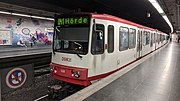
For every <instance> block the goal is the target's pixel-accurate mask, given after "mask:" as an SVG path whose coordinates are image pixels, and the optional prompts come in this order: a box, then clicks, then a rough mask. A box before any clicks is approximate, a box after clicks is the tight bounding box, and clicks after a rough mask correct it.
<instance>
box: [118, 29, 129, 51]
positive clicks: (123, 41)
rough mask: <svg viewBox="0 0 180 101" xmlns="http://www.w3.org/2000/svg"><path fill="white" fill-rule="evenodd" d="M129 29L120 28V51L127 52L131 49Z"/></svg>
mask: <svg viewBox="0 0 180 101" xmlns="http://www.w3.org/2000/svg"><path fill="white" fill-rule="evenodd" d="M128 36H129V29H128V28H126V27H120V31H119V50H120V51H123V50H127V49H128V47H129V41H128V40H129V39H128Z"/></svg>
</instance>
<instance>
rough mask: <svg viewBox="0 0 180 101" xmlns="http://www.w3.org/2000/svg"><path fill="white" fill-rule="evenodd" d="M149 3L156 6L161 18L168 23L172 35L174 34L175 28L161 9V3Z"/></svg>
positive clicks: (154, 1) (152, 1)
mask: <svg viewBox="0 0 180 101" xmlns="http://www.w3.org/2000/svg"><path fill="white" fill-rule="evenodd" d="M149 2H150V3H151V4H152V5H153V6H154V8H156V10H157V11H158V12H159V14H161V16H162V17H163V18H164V20H165V21H166V23H167V24H168V25H169V27H170V28H171V33H172V32H173V26H172V24H171V22H170V21H169V19H168V17H167V16H166V14H165V13H164V11H163V9H162V8H161V6H160V5H159V3H158V2H157V0H149Z"/></svg>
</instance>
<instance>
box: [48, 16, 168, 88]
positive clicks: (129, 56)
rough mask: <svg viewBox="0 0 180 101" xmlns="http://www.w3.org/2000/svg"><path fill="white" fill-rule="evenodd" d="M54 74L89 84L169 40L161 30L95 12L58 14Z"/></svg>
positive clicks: (53, 75)
mask: <svg viewBox="0 0 180 101" xmlns="http://www.w3.org/2000/svg"><path fill="white" fill-rule="evenodd" d="M54 32H55V33H54V38H53V39H54V40H53V41H54V42H53V53H52V62H51V70H52V72H51V76H52V77H53V78H56V79H58V80H62V81H65V82H69V83H73V84H78V85H83V86H88V85H90V84H91V81H93V80H97V79H100V78H103V77H106V76H108V75H110V74H112V73H114V72H116V71H118V70H120V69H122V68H124V67H125V66H126V65H128V64H130V63H132V62H134V61H136V60H137V59H139V58H140V57H142V56H145V55H147V54H148V53H150V52H152V51H155V50H156V49H158V48H160V47H161V46H163V45H165V44H166V43H167V42H168V39H167V35H166V34H165V33H163V32H160V31H158V30H155V29H152V28H149V27H146V26H142V25H140V24H136V23H133V22H131V21H128V20H124V19H121V18H118V17H115V16H111V15H107V14H95V13H78V14H70V15H60V16H57V17H56V18H55V24H54Z"/></svg>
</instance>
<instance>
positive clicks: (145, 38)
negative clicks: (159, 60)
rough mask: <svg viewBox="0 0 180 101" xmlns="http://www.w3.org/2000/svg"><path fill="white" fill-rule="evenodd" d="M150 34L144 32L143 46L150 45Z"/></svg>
mask: <svg viewBox="0 0 180 101" xmlns="http://www.w3.org/2000/svg"><path fill="white" fill-rule="evenodd" d="M149 35H150V32H147V31H144V33H143V45H144V46H145V45H148V44H149V39H150V36H149Z"/></svg>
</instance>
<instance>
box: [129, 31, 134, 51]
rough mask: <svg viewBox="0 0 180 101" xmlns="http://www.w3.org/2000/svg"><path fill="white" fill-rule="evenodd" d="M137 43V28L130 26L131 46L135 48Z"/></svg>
mask: <svg viewBox="0 0 180 101" xmlns="http://www.w3.org/2000/svg"><path fill="white" fill-rule="evenodd" d="M135 45H136V30H135V29H132V28H130V30H129V48H130V49H131V48H135Z"/></svg>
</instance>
